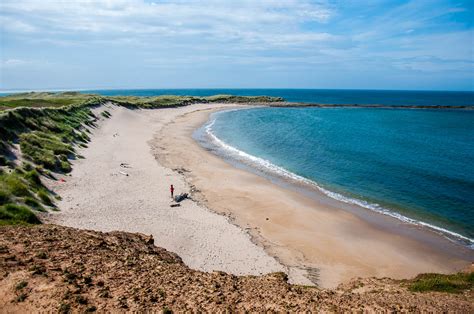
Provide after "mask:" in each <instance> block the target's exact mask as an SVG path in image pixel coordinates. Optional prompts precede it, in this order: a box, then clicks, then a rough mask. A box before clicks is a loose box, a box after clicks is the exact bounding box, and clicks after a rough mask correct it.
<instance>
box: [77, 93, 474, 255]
mask: <svg viewBox="0 0 474 314" xmlns="http://www.w3.org/2000/svg"><path fill="white" fill-rule="evenodd" d="M82 92H85V93H98V94H102V95H135V96H155V95H167V94H168V95H195V96H210V95H216V94H233V95H248V96H255V95H267V96H278V97H283V98H284V99H285V100H286V101H289V102H306V103H319V104H350V105H354V106H352V107H350V108H345V107H344V108H337V107H332V108H313V107H304V108H280V107H268V108H261V107H260V108H250V109H239V110H228V111H222V112H218V113H215V114H213V115H211V118H210V120H209V121H208V122H207V123H206V124H205V125H204V126H203V127H202V128H201V129H200V130H199V132H197V133H196V134H198V135H199V138H198V140H200V142H201V143H203V145H204V146H206V145H207V146H208V148H209V147H210V146H212V147H213V149H212V151H213V152H215V153H216V154H218V155H220V156H221V157H222V158H224V159H226V160H231V161H234V162H237V163H241V164H245V165H246V166H247V167H251V168H252V169H255V170H257V173H259V172H260V173H262V174H264V175H270V176H272V175H274V176H275V177H279V178H286V179H288V181H289V182H290V181H291V182H299V183H301V184H303V185H307V186H311V187H312V188H314V189H317V190H318V191H319V192H322V193H324V194H325V195H326V196H328V197H330V198H333V199H335V200H338V201H341V202H344V203H349V204H354V205H357V206H359V207H362V208H363V209H364V210H369V211H374V212H378V213H381V214H384V215H388V216H391V217H393V218H396V219H398V220H401V221H403V222H405V223H407V224H413V225H418V226H423V227H426V228H428V229H430V230H432V231H434V232H437V233H441V234H443V235H445V236H446V237H447V238H449V239H451V240H453V241H457V242H461V243H462V244H464V245H466V246H468V247H470V248H471V249H474V110H472V109H466V110H463V109H454V108H453V109H449V108H447V109H435V108H433V109H418V108H414V107H416V106H443V107H444V106H447V107H449V106H468V107H473V109H474V92H447V91H395V90H387V91H384V90H335V89H331V90H328V89H146V90H145V89H142V90H125V89H122V90H87V91H82ZM357 105H378V107H377V108H362V107H361V108H357ZM394 106H396V108H394ZM400 107H402V108H400ZM404 107H406V108H404ZM205 142H206V143H205Z"/></svg>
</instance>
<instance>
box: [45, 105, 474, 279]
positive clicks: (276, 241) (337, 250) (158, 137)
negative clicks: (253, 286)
mask: <svg viewBox="0 0 474 314" xmlns="http://www.w3.org/2000/svg"><path fill="white" fill-rule="evenodd" d="M109 107H110V108H108V109H107V110H108V111H110V112H111V113H112V117H111V118H110V119H102V121H101V122H100V123H99V125H100V126H99V127H98V128H97V129H94V130H93V136H92V141H91V143H90V144H89V147H88V148H85V149H81V150H80V154H82V155H83V156H84V157H85V159H79V160H76V161H74V162H73V171H72V173H71V176H65V177H64V179H65V181H66V182H59V181H57V182H50V186H51V188H52V189H53V190H54V191H55V192H56V193H58V194H59V195H60V196H61V197H62V200H61V201H60V202H59V204H58V205H59V208H60V211H58V212H55V213H53V214H49V215H48V216H46V218H45V219H46V220H47V221H50V222H54V223H58V224H62V225H66V226H71V227H78V228H84V229H93V230H98V231H111V230H121V231H129V232H140V233H144V234H147V235H150V234H151V235H153V236H154V238H155V244H156V245H157V246H161V247H164V248H166V249H168V250H170V251H172V252H174V253H177V254H178V255H179V256H181V258H182V259H183V261H184V262H185V263H186V264H187V265H188V266H190V267H191V268H194V269H199V270H204V271H213V270H221V271H226V272H230V273H233V274H262V273H268V272H273V271H286V272H287V273H289V275H290V279H291V281H292V282H295V283H301V284H310V283H311V281H312V282H313V283H316V284H318V285H320V286H321V287H335V286H336V285H338V284H339V283H341V282H346V281H348V280H349V279H351V278H354V277H371V276H376V277H385V276H387V277H392V278H409V277H413V276H414V275H416V274H418V273H421V272H442V273H447V272H452V271H456V270H460V269H462V268H465V267H466V266H468V265H469V264H470V262H471V259H472V258H473V257H472V252H470V251H469V250H467V249H464V248H462V247H461V246H458V245H454V244H451V243H450V242H448V241H447V240H444V239H443V238H442V237H440V236H438V235H434V234H432V235H429V234H427V233H426V232H425V231H423V230H415V229H413V228H411V227H409V226H405V225H403V224H401V223H400V222H395V221H394V220H393V219H389V218H387V217H378V218H377V219H375V220H377V223H375V222H374V221H372V220H371V219H372V218H373V216H370V215H369V216H370V217H369V218H370V219H363V217H362V216H363V215H364V214H360V215H359V214H356V213H354V212H352V211H351V210H345V209H344V208H342V207H341V206H338V204H336V203H335V202H332V201H329V200H327V199H324V198H319V199H318V198H310V197H307V196H304V195H302V194H301V193H298V192H297V191H293V190H290V189H285V188H283V187H281V186H278V185H275V184H273V183H272V182H270V181H269V180H268V179H265V178H263V177H260V176H257V175H255V174H253V173H250V172H247V171H244V170H241V169H237V168H235V167H233V166H231V165H230V164H228V163H226V162H225V161H223V160H222V159H220V158H218V157H217V156H215V155H213V154H212V153H210V152H208V151H206V150H205V149H203V148H202V147H201V146H199V145H198V144H197V143H196V141H195V140H194V139H193V138H192V133H193V131H194V130H195V129H196V128H198V127H199V126H201V125H202V124H203V123H204V122H205V121H206V120H207V119H208V117H209V114H210V113H211V112H214V111H216V110H222V109H226V108H230V107H235V106H232V105H216V104H213V105H192V106H187V107H182V108H172V109H160V110H129V109H125V108H122V107H115V106H109ZM121 164H125V167H123V166H121ZM173 169H174V170H173ZM170 184H174V186H175V187H176V192H178V193H179V192H187V193H190V194H191V195H192V198H193V199H195V200H196V201H192V200H186V201H184V202H182V203H181V206H180V207H170V203H171V198H170V195H169V185H170ZM384 225H385V226H386V227H383V226H384ZM410 228H411V229H410ZM397 229H400V230H397ZM433 243H435V244H433Z"/></svg>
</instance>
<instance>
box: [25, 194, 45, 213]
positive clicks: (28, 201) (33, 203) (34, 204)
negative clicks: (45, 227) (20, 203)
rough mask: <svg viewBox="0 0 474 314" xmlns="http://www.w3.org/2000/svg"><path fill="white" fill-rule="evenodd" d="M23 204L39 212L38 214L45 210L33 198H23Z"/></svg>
mask: <svg viewBox="0 0 474 314" xmlns="http://www.w3.org/2000/svg"><path fill="white" fill-rule="evenodd" d="M24 203H25V205H27V206H29V207H31V208H33V209H35V210H37V211H40V212H44V211H45V209H44V208H43V206H41V204H40V203H39V202H38V201H37V200H36V199H34V198H32V197H30V196H28V197H25V200H24Z"/></svg>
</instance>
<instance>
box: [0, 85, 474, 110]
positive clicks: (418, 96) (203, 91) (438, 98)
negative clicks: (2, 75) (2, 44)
mask: <svg viewBox="0 0 474 314" xmlns="http://www.w3.org/2000/svg"><path fill="white" fill-rule="evenodd" d="M41 91H42V92H47V91H55V92H64V91H74V90H68V89H64V90H41ZM76 91H78V92H80V93H84V94H88V93H90V94H99V95H103V96H119V95H120V96H141V97H144V96H160V95H179V96H202V97H205V96H213V95H217V94H231V95H237V96H262V95H263V96H274V97H283V98H284V99H285V100H286V101H288V102H302V103H319V104H348V105H357V104H361V105H387V106H390V105H392V106H474V92H473V91H429V90H378V89H377V90H371V89H296V88H295V89H292V88H175V89H80V90H76ZM21 92H28V91H20V90H18V91H3V92H2V91H0V96H6V95H9V94H15V93H21Z"/></svg>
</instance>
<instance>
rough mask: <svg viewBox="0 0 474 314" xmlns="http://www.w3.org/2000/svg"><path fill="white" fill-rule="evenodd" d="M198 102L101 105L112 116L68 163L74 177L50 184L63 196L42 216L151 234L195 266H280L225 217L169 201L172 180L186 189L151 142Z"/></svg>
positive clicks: (239, 269)
mask: <svg viewBox="0 0 474 314" xmlns="http://www.w3.org/2000/svg"><path fill="white" fill-rule="evenodd" d="M204 106H207V105H204ZM201 107H203V106H189V107H184V108H177V109H169V110H130V109H126V108H123V107H116V106H108V108H100V109H99V111H100V110H103V109H107V110H108V111H109V112H110V113H111V114H112V117H111V118H110V119H104V118H102V117H101V121H99V127H98V128H96V129H94V130H93V135H92V136H91V139H92V140H91V142H90V143H89V145H88V148H85V149H81V150H80V154H82V155H83V156H84V157H85V159H78V160H76V161H74V162H73V171H72V173H71V176H65V177H63V178H64V180H65V182H60V181H52V182H49V184H50V186H51V188H52V189H53V190H54V191H55V192H56V193H58V194H59V195H60V196H61V197H62V200H61V201H60V202H58V207H59V209H60V210H59V211H57V212H54V213H52V214H50V215H48V216H47V217H45V220H46V221H49V222H53V223H57V224H61V225H65V226H70V227H76V228H82V229H92V230H97V231H112V230H120V231H128V232H139V233H143V234H146V235H153V237H154V239H155V245H157V246H160V247H163V248H166V249H167V250H169V251H172V252H174V253H177V254H178V255H179V256H180V257H181V258H182V259H183V261H184V262H185V263H186V265H188V266H189V267H191V268H194V269H199V270H204V271H214V270H217V271H226V272H229V273H233V274H252V275H258V274H263V273H268V272H275V271H285V268H284V267H283V266H282V265H281V264H279V263H278V262H277V261H276V260H275V259H274V258H272V257H270V256H269V255H268V254H266V253H265V252H264V250H263V248H261V247H259V246H257V245H255V244H253V243H252V242H251V240H250V237H249V236H248V234H247V233H245V232H244V231H242V230H241V229H239V228H238V227H236V226H234V225H232V224H230V223H229V222H228V220H227V218H226V217H224V216H221V215H217V214H215V213H212V212H210V211H209V210H207V209H206V208H204V207H202V206H199V205H198V204H197V203H196V202H193V201H191V200H185V201H183V202H181V206H180V207H170V204H171V203H172V200H171V197H170V192H169V187H170V184H173V185H174V186H175V188H176V191H175V192H176V193H181V192H188V193H189V192H190V188H189V186H188V185H187V184H186V183H185V181H184V180H183V177H182V176H181V175H180V174H178V173H177V172H174V171H172V170H171V169H168V168H165V167H163V166H161V165H160V164H158V163H157V161H156V160H155V158H154V156H153V155H152V153H151V149H150V143H149V142H150V141H151V140H152V138H153V135H154V134H156V132H158V131H159V130H160V129H161V128H162V127H163V126H165V125H166V124H167V123H169V122H170V121H172V120H173V119H175V117H177V116H179V115H181V114H184V113H185V112H189V111H194V110H196V109H198V108H201ZM219 107H225V106H224V105H223V106H219ZM98 116H99V117H100V114H98ZM121 164H126V166H125V167H123V166H121Z"/></svg>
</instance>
